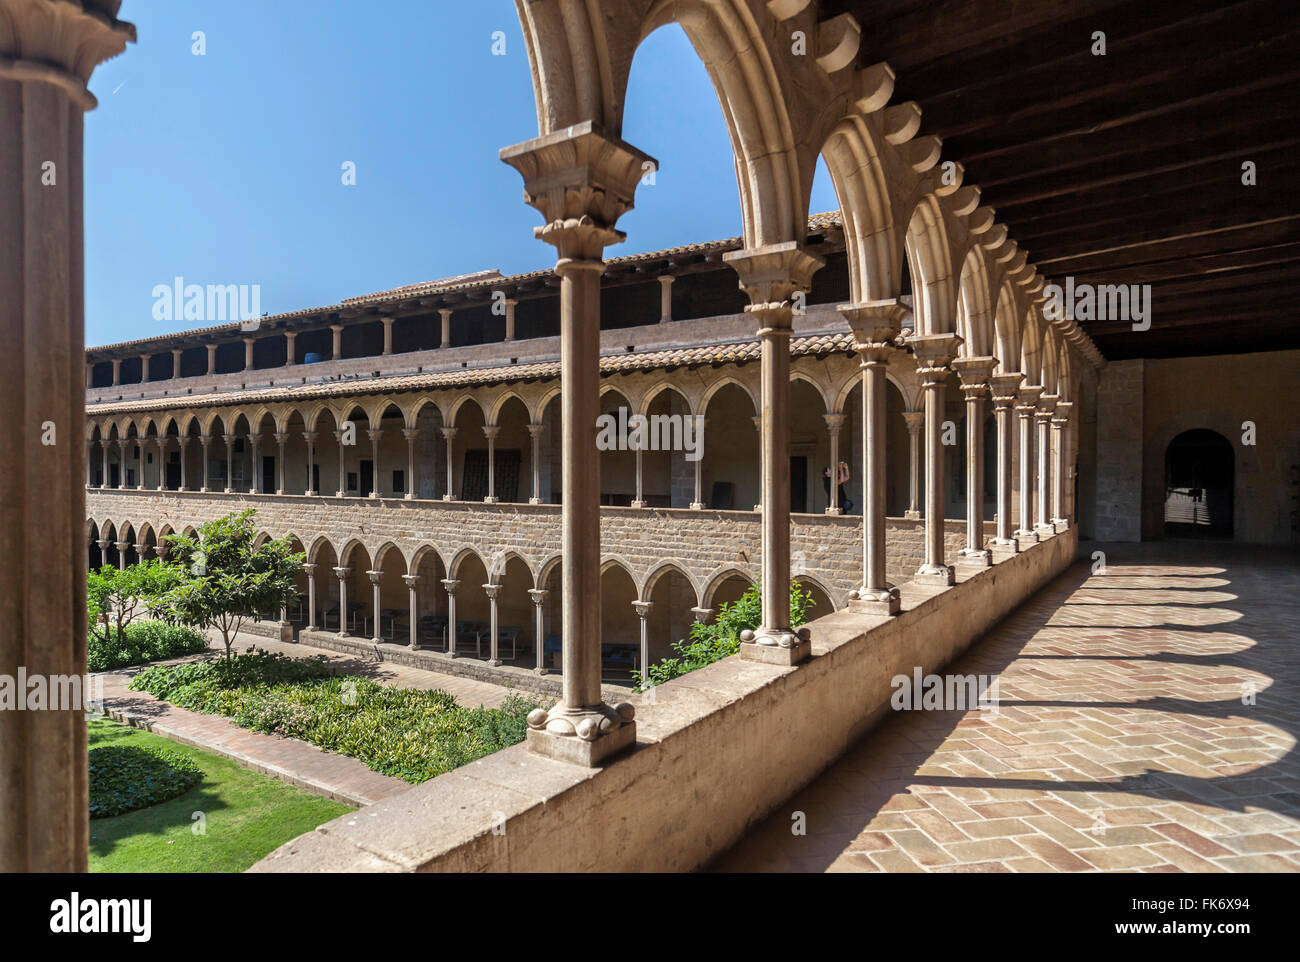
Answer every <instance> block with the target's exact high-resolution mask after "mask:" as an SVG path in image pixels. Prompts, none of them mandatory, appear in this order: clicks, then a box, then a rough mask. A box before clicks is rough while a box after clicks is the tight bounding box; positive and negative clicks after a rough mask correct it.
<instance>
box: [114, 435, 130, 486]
mask: <svg viewBox="0 0 1300 962" xmlns="http://www.w3.org/2000/svg"><path fill="white" fill-rule="evenodd" d="M128 443H129V442H128V441H118V442H117V489H118V490H119V491H122V490H125V488H126V446H127V444H128Z"/></svg>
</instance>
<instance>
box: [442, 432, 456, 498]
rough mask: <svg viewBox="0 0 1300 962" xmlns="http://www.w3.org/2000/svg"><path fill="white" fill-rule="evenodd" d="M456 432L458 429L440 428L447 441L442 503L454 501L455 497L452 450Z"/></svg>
mask: <svg viewBox="0 0 1300 962" xmlns="http://www.w3.org/2000/svg"><path fill="white" fill-rule="evenodd" d="M458 430H460V429H459V428H442V436H443V437H444V438H446V440H447V491H446V493H445V494H443V496H442V500H444V501H455V500H456V495H455V490H456V486H455V484H454V480H455V476H454V470H455V467H456V465H455V460H454V453H453V449H454V446H455V441H456V432H457V431H458Z"/></svg>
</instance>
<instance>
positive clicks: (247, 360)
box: [243, 337, 257, 371]
mask: <svg viewBox="0 0 1300 962" xmlns="http://www.w3.org/2000/svg"><path fill="white" fill-rule="evenodd" d="M256 340H257V339H256V338H253V337H245V338H243V341H244V370H245V371H251V370H252V369H253V342H254V341H256Z"/></svg>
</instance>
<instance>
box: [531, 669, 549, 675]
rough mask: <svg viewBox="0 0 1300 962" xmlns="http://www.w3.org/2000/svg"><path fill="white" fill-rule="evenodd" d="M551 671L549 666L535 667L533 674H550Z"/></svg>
mask: <svg viewBox="0 0 1300 962" xmlns="http://www.w3.org/2000/svg"><path fill="white" fill-rule="evenodd" d="M550 673H551V670H550V669H549V668H534V669H533V674H534V675H549V674H550Z"/></svg>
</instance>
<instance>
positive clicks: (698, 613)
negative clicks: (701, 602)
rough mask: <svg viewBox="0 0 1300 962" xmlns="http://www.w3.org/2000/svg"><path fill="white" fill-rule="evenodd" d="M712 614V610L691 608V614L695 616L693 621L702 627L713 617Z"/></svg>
mask: <svg viewBox="0 0 1300 962" xmlns="http://www.w3.org/2000/svg"><path fill="white" fill-rule="evenodd" d="M713 612H714V609H713V608H692V609H691V614H692V615H694V616H695V620H696V621H698V622H699V623H700V624H702V625H703V624H707V623H708V621H709V619H710V618H712V617H713Z"/></svg>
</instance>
